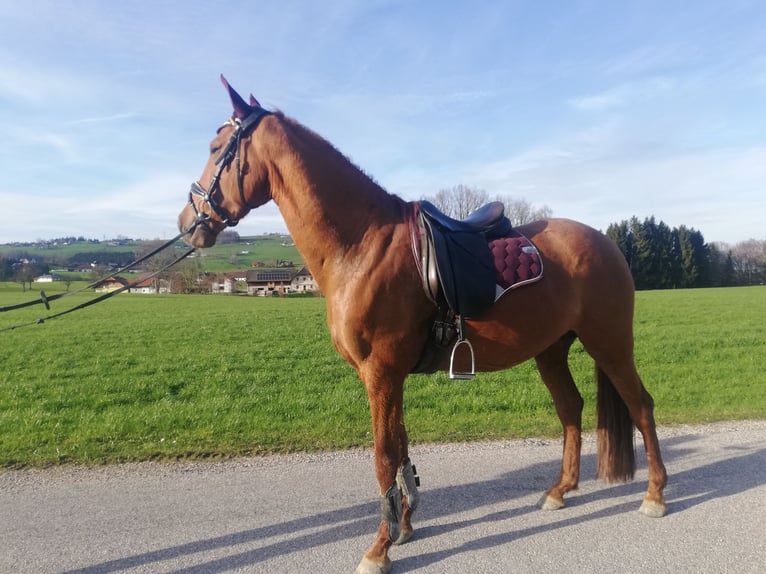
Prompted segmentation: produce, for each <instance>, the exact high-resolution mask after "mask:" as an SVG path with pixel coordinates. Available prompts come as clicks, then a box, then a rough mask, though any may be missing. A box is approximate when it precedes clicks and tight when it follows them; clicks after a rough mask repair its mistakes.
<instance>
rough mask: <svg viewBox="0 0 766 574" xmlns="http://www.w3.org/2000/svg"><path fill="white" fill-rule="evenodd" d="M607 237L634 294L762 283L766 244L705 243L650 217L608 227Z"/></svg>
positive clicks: (697, 236)
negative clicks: (621, 260)
mask: <svg viewBox="0 0 766 574" xmlns="http://www.w3.org/2000/svg"><path fill="white" fill-rule="evenodd" d="M606 234H607V236H609V237H610V238H611V239H612V240H613V241H614V242H615V243H616V244H617V246H618V247H619V248H620V250H621V251H622V253H623V255H625V259H626V260H627V262H628V265H629V266H630V270H631V273H632V274H633V281H634V283H635V285H636V289H679V288H681V289H683V288H693V287H730V286H737V285H761V284H763V282H764V280H765V279H766V241H757V240H754V239H751V240H749V241H744V242H741V243H738V244H736V245H734V246H730V245H727V244H723V243H718V244H716V243H711V244H708V243H705V238H704V237H703V235H702V233H701V232H699V231H697V230H696V229H693V228H688V227H685V226H683V225H682V226H681V227H674V228H672V229H671V228H670V227H669V226H668V225H667V224H665V223H664V222H663V221H660V222H659V223H658V222H657V221H656V219H655V218H654V217H649V218H646V219H644V220H643V221H639V219H638V218H636V217H633V218H631V219H630V221H622V222H620V223H613V224H611V225H610V226H609V227H608V228H607V230H606Z"/></svg>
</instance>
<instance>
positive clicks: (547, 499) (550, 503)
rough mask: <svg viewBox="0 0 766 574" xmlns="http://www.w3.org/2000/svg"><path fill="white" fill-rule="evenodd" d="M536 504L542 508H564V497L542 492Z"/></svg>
mask: <svg viewBox="0 0 766 574" xmlns="http://www.w3.org/2000/svg"><path fill="white" fill-rule="evenodd" d="M538 504H539V505H540V508H542V509H543V510H558V509H559V508H564V499H563V498H562V499H558V498H554V497H552V496H551V495H550V494H547V493H546V494H543V497H542V498H541V499H540V502H539V503H538Z"/></svg>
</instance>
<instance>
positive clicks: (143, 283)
mask: <svg viewBox="0 0 766 574" xmlns="http://www.w3.org/2000/svg"><path fill="white" fill-rule="evenodd" d="M158 292H159V284H158V282H157V281H156V280H155V279H154V278H153V277H148V276H147V277H146V278H143V277H139V278H138V279H136V280H135V282H134V284H133V285H132V286H131V287H130V289H128V293H143V294H145V295H154V294H156V293H158Z"/></svg>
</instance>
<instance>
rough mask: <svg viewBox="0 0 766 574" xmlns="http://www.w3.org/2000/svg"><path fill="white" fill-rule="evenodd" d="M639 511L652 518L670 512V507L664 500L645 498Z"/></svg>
mask: <svg viewBox="0 0 766 574" xmlns="http://www.w3.org/2000/svg"><path fill="white" fill-rule="evenodd" d="M638 511H639V512H640V513H641V514H643V515H645V516H649V517H650V518H661V517H663V516H665V515H666V514H667V513H668V507H667V505H666V504H665V503H664V502H655V501H654V500H644V502H642V503H641V508H639V509H638Z"/></svg>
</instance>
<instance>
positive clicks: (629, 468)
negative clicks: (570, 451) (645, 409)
mask: <svg viewBox="0 0 766 574" xmlns="http://www.w3.org/2000/svg"><path fill="white" fill-rule="evenodd" d="M596 380H597V381H598V392H597V398H596V403H597V412H598V435H597V438H598V470H597V476H598V478H600V479H601V480H604V481H606V482H627V481H630V480H633V475H634V473H635V470H636V457H635V450H634V445H633V421H632V420H631V419H630V414H629V413H628V407H627V406H626V405H625V402H624V401H623V400H622V397H620V395H619V393H618V392H617V389H615V388H614V385H613V384H612V381H611V380H609V377H608V376H607V375H606V373H605V372H604V371H602V370H601V369H600V368H599V367H598V366H597V367H596Z"/></svg>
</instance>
